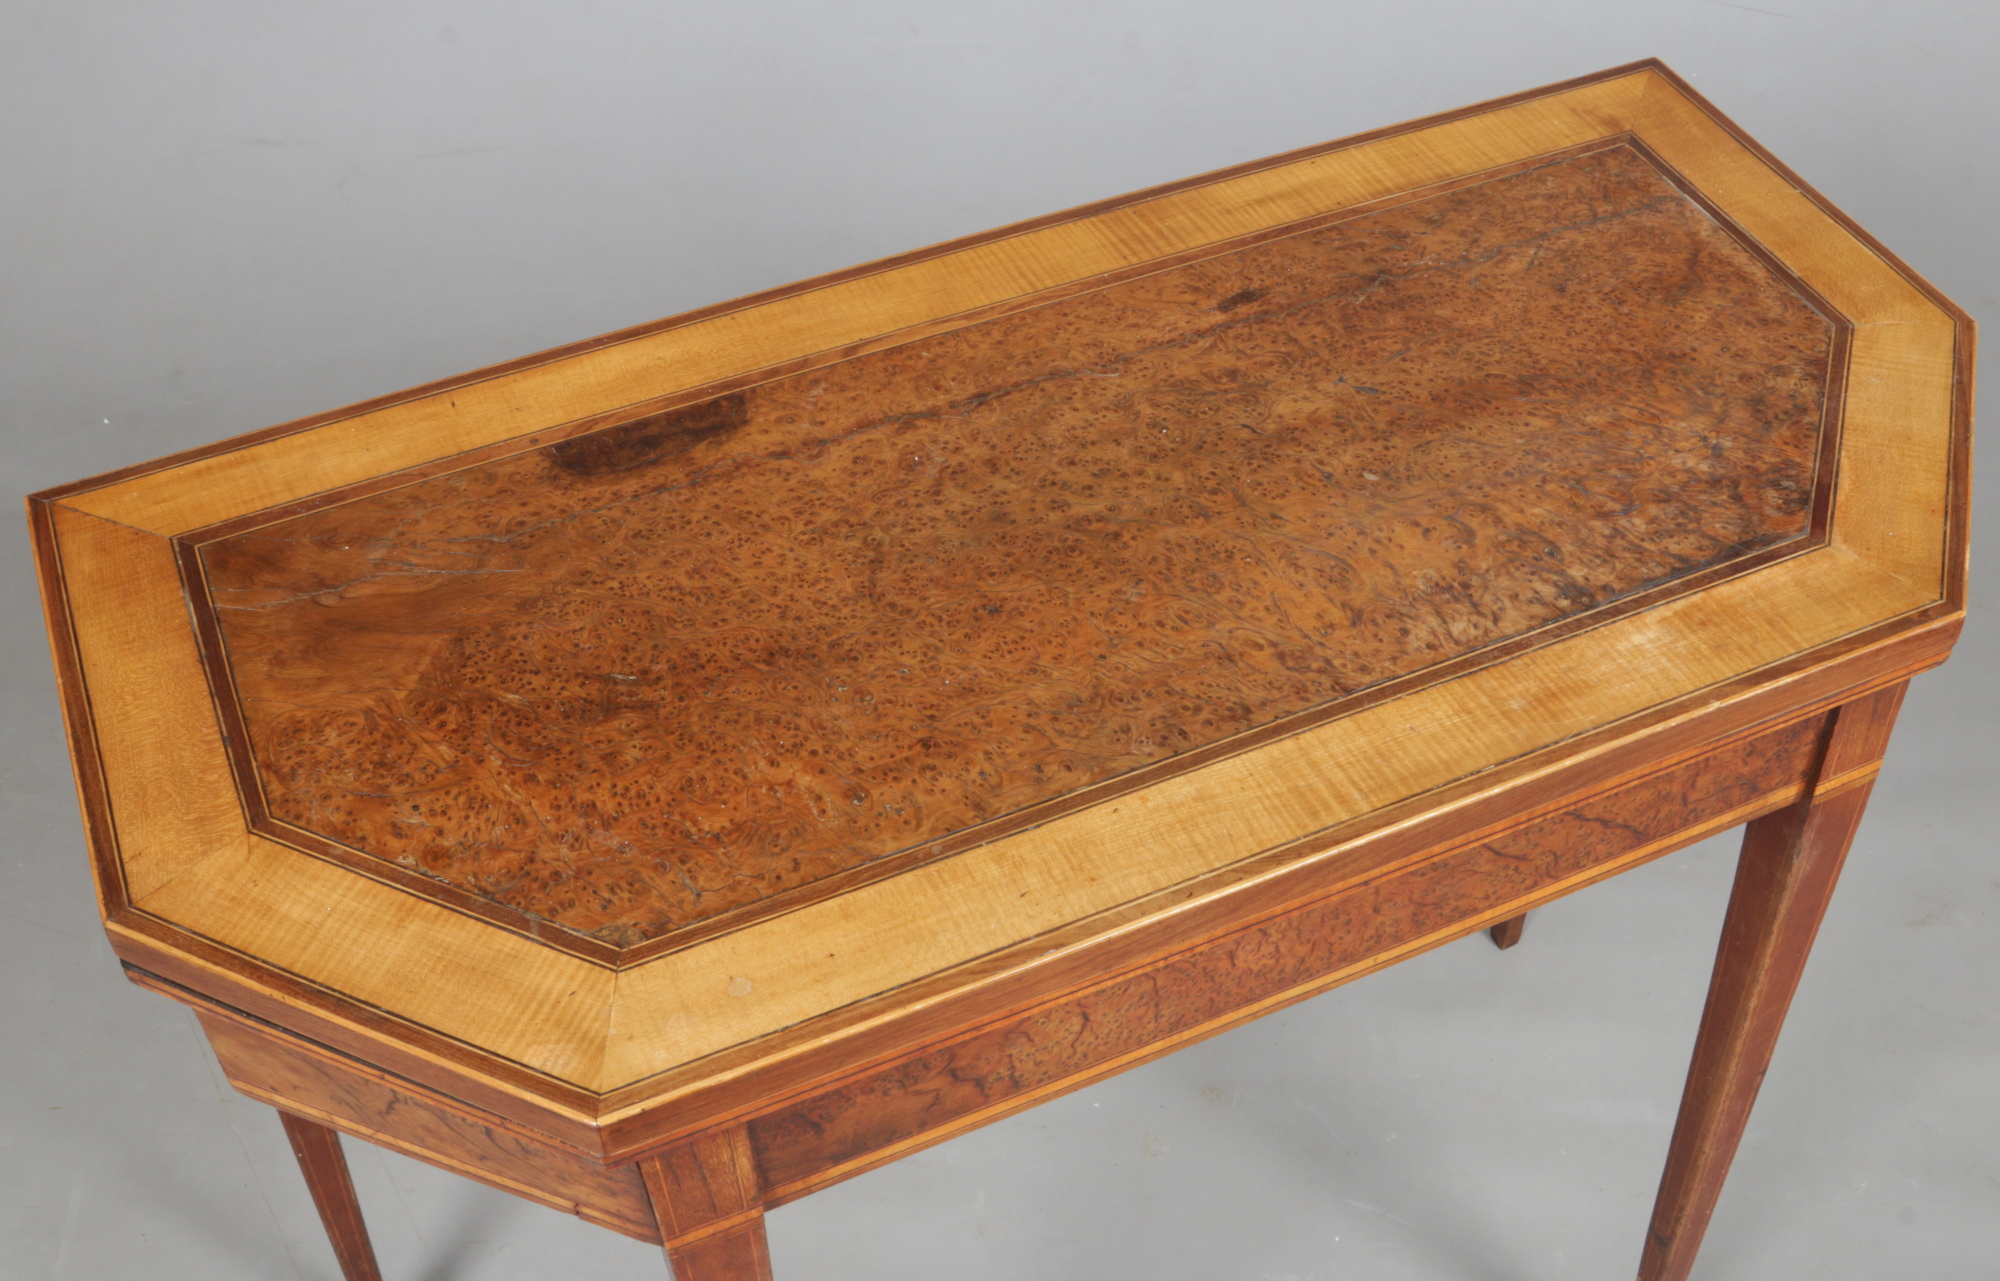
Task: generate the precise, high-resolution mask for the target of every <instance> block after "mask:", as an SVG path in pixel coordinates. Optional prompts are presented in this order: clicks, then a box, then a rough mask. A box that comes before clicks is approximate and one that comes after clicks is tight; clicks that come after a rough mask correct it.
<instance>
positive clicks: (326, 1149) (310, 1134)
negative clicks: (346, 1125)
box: [278, 1111, 382, 1281]
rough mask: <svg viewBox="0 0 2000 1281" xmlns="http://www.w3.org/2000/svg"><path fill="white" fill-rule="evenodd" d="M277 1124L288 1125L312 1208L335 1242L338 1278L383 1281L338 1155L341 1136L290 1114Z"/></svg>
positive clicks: (282, 1114)
mask: <svg viewBox="0 0 2000 1281" xmlns="http://www.w3.org/2000/svg"><path fill="white" fill-rule="evenodd" d="M278 1119H279V1120H281V1121H283V1122H284V1123H285V1137H287V1138H289V1139H290V1140H291V1141H292V1155H293V1156H295V1157H297V1158H298V1159H299V1169H300V1171H301V1172H303V1173H304V1174H305V1176H306V1187H307V1188H309V1189H310V1190H311V1191H312V1199H313V1204H314V1205H316V1206H318V1207H319V1220H320V1222H321V1223H323V1224H325V1225H326V1236H327V1239H328V1240H329V1241H331V1242H333V1253H334V1257H335V1258H337V1259H339V1260H340V1275H342V1276H343V1277H345V1278H347V1281H382V1272H381V1270H380V1269H379V1268H377V1267H376V1266H375V1247H374V1246H372V1245H370V1244H369V1243H368V1225H367V1224H366V1223H364V1222H362V1219H361V1202H360V1201H358V1200H356V1199H355V1196H354V1180H353V1179H352V1178H350V1177H348V1173H347V1156H346V1154H345V1153H343V1152H342V1151H341V1150H340V1135H339V1134H338V1133H337V1132H335V1131H333V1130H329V1129H328V1128H326V1127H325V1126H323V1125H320V1124H318V1123H317V1122H313V1121H308V1120H306V1119H305V1118H304V1117H301V1116H294V1115H292V1114H291V1113H290V1112H285V1111H280V1112H279V1113H278Z"/></svg>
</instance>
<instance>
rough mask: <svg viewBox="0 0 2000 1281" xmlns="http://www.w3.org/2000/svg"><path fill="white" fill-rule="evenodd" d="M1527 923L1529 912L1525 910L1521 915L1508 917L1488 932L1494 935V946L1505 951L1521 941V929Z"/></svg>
mask: <svg viewBox="0 0 2000 1281" xmlns="http://www.w3.org/2000/svg"><path fill="white" fill-rule="evenodd" d="M1527 923H1528V914H1527V913H1526V912H1523V913H1521V914H1520V915H1519V916H1510V917H1508V918H1507V919H1506V920H1504V921H1502V922H1500V923H1499V924H1498V925H1496V926H1494V927H1493V928H1492V929H1490V930H1488V931H1486V932H1487V933H1488V934H1491V935H1492V936H1493V946H1495V947H1497V948H1499V949H1500V950H1501V951H1503V952H1504V951H1506V950H1507V949H1508V948H1510V947H1512V946H1514V945H1515V944H1516V943H1519V942H1520V941H1521V929H1522V927H1523V926H1525V925H1527Z"/></svg>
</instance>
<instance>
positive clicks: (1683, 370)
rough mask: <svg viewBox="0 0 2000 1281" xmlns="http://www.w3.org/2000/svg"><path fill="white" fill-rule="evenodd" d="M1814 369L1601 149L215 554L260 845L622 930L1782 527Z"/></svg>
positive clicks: (1683, 570) (1812, 359) (1818, 332)
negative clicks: (260, 814)
mask: <svg viewBox="0 0 2000 1281" xmlns="http://www.w3.org/2000/svg"><path fill="white" fill-rule="evenodd" d="M1834 336H1835V330H1834V326H1833V325H1832V323H1831V322H1830V321H1829V320H1828V319H1827V318H1826V317H1825V316H1823V315H1821V314H1820V313H1819V312H1818V311H1816V310H1815V309H1814V307H1813V306H1812V304H1811V303H1810V302H1809V301H1808V300H1807V299H1806V298H1805V297H1804V296H1803V295H1801V294H1800V293H1799V292H1798V291H1797V290H1796V289H1794V288H1793V287H1792V286H1791V285H1790V284H1788V283H1787V282H1786V281H1785V280H1784V279H1783V278H1781V277H1779V276H1777V275H1775V274H1773V272H1772V271H1771V270H1770V269H1769V268H1768V267H1767V266H1766V265H1765V264H1764V263H1763V262H1762V261H1761V260H1760V259H1759V258H1758V257H1757V255H1756V254H1755V253H1753V252H1752V251H1751V250H1750V249H1748V248H1746V247H1745V246H1744V245H1742V244H1740V243H1738V241H1737V240H1736V239H1735V238H1734V237H1733V236H1732V235H1731V234H1730V233H1729V232H1728V231H1727V230H1726V229H1725V228H1724V227H1722V226H1721V225H1720V224H1718V223H1717V222H1716V221H1715V220H1714V219H1713V218H1712V217H1711V216H1710V215H1709V214H1708V213H1707V212H1705V211H1704V210H1703V209H1702V208H1701V207H1700V206H1699V205H1697V204H1696V203H1695V202H1694V201H1693V200H1691V199H1690V198H1689V197H1688V196H1686V195H1685V194H1683V193H1682V192H1681V191H1680V189H1679V188H1677V187H1676V186H1674V185H1673V183H1672V182H1670V181H1668V179H1667V178H1666V177H1664V176H1663V175H1662V174H1661V173H1660V172H1659V171H1658V170H1657V169H1656V168H1655V167H1654V166H1653V164H1652V163H1651V162H1650V161H1649V160H1648V159H1647V158H1646V157H1645V156H1644V155H1643V154H1642V153H1641V152H1640V151H1638V150H1636V149H1635V148H1634V147H1632V146H1631V145H1629V144H1626V143H1614V144H1612V145H1608V146H1604V147H1601V148H1599V149H1597V150H1593V151H1586V152H1585V153H1584V154H1581V155H1571V156H1566V157H1562V158H1558V159H1551V160H1549V161H1548V162H1546V163H1543V164H1540V165H1537V166H1533V167H1530V168H1528V169H1526V170H1524V171H1521V172H1517V173H1512V174H1509V175H1507V176H1503V177H1498V178H1492V179H1489V180H1486V181H1481V182H1474V183H1472V184H1470V185H1467V186H1463V187H1461V188H1459V189H1456V190H1452V191H1446V192H1444V193H1441V194H1438V195H1434V196H1430V197H1427V198H1424V199H1420V200H1415V201H1411V202H1409V203H1406V204H1403V205H1400V206H1395V207H1392V208H1388V209H1383V210H1378V211H1375V212H1372V213H1367V214H1363V215H1361V216H1359V217H1356V218H1353V219H1350V220H1347V221H1344V222H1338V223H1335V224H1334V225H1332V226H1320V227H1316V228H1314V229H1311V230H1305V231H1300V232H1297V233H1296V234H1291V235H1287V236H1283V237H1280V238H1278V239H1275V240H1270V241H1267V242H1264V243H1258V244H1253V245H1250V246H1247V247H1243V248H1239V249H1236V250H1233V251H1231V252H1229V253H1226V254H1223V255H1220V256H1217V257H1214V258H1210V259H1206V260H1201V261H1197V262H1193V263H1188V264H1184V265H1181V266H1177V267H1172V268H1170V269H1168V270H1165V271H1162V272H1159V273H1157V274H1154V275H1151V276H1145V277H1141V278H1139V279H1136V280H1128V281H1125V282H1123V283H1118V284H1113V285H1110V286H1107V287H1105V288H1101V289H1098V290H1094V291H1091V292H1087V293H1084V294H1081V295H1077V296H1071V297H1065V298H1060V299H1057V300H1055V301H1051V302H1047V303H1045V304H1044V305H1041V306H1037V307H1032V308H1029V309H1026V310H1023V311H1021V312H1018V313H1016V314H1012V315H1008V316H1002V317H999V318H995V319H990V320H986V321H983V322H981V323H977V324H973V325H970V326H967V327H965V328H962V329H959V330H956V331H953V332H949V333H945V334H941V335H935V336H931V337H927V338H923V339H920V340H918V341H914V342H911V343H909V344H906V345H904V346H901V347H895V348H891V349H889V350H886V351H880V352H875V353H872V354H868V355H864V356H860V357H857V358H855V359H852V360H849V361H846V362H843V363H839V364H835V365H831V366H828V367H825V368H820V369H816V370H813V371H811V372H809V373H804V374H799V375H795V376H793V377H790V378H784V379H779V380H776V381H774V382H770V383H766V384H763V385H761V386H758V387H754V388H751V389H749V390H747V391H743V392H736V393H731V394H729V395H726V396H723V397H720V398H717V399H712V400H709V401H706V402H703V403H700V404H696V405H694V406H691V407H688V408H683V409H678V410H672V411H667V412H663V413H658V414H654V415H651V416H647V417H643V418H640V419H637V420H635V421H633V422H629V423H625V424H622V425H619V426H616V427H612V428H608V429H604V430H601V431H599V432H596V433H594V434H590V435H585V436H580V437H576V438H574V439H571V440H568V441H564V442H562V443H559V444H557V445H554V446H551V447H549V448H547V449H543V450H537V451H534V452H532V453H529V454H526V455H522V456H519V457H515V458H511V459H505V460H501V461H497V462H492V463H487V464H484V465H481V466H476V467H472V468H469V469H466V470H462V471H459V472H455V473H451V474H448V475H445V476H439V477H432V478H429V479H423V480H418V481H415V482H413V483H410V484H407V485H405V486H402V487H400V488H396V489H392V490H390V491H388V492H386V493H380V494H376V495H372V496H369V497H364V498H361V499H358V500H355V501H352V502H348V503H345V504H342V505H338V506H334V507H330V508H326V509H323V510H319V511H314V512H309V513H307V514H305V515H302V516H297V517H293V518H291V519H289V520H285V521H282V522H279V523H276V524H271V525H267V526H264V527H261V528H258V529H254V530H251V531H248V532H243V533H237V534H234V535H232V536H229V537H226V538H223V539H221V540H219V541H216V542H213V543H210V544H209V545H207V546H206V547H205V548H204V549H203V551H202V568H203V571H204V573H205V575H206V579H207V583H208V586H209V591H210V594H211V599H212V600H213V602H214V605H215V607H216V611H215V612H216V618H217V620H218V622H219V626H220V631H221V635H222V638H223V640H224V642H225V644H226V647H227V652H228V656H229V660H228V661H229V674H230V676H231V677H232V678H233V683H234V689H235V691H236V692H237V693H238V694H239V695H240V698H241V704H240V708H241V714H242V716H243V718H244V720H245V722H246V723H247V729H248V738H249V742H250V744H251V746H252V748H253V751H254V756H255V775H256V776H255V779H254V780H252V788H253V790H255V789H257V788H261V791H262V796H263V798H264V800H265V802H266V803H267V804H268V806H269V813H270V815H271V816H272V817H273V818H275V819H277V820H280V821H281V822H282V823H283V824H285V825H288V826H290V827H293V828H297V829H302V830H304V831H306V832H310V833H314V834H317V835H319V836H321V837H325V838H328V839H329V840H331V841H333V842H336V843H338V844H340V845H342V846H345V847H351V848H353V849H355V850H359V851H362V852H365V853H368V854H372V855H375V856H377V857H379V858H381V859H383V860H386V861H390V862H393V863H396V864H399V865H401V866H402V867H405V868H408V869H412V870H415V871H417V872H420V873H422V874H423V875H426V876H429V877H432V878H435V879H436V881H438V882H442V883H443V884H445V885H448V886H451V887H454V888H455V889H457V890H459V891H463V892H467V893H470V894H473V895H476V896H480V897H482V898H484V899H486V900H490V901H492V902H494V903H497V904H501V905H504V906H505V907H508V908H511V909H514V910H515V911H517V912H518V913H520V914H521V915H522V916H524V917H526V918H530V919H532V920H533V921H535V922H537V923H547V924H553V925H556V926H560V927H562V928H563V929H566V930H569V931H573V932H575V933H577V934H581V935H585V936H588V937H589V938H592V939H595V940H597V941H598V942H601V943H606V944H610V945H613V946H627V945H632V944H638V943H643V942H645V941H647V940H650V939H654V938H657V937H659V936H661V935H663V934H666V933H669V932H671V931H673V930H674V929H676V928H678V927H681V926H685V925H688V924H691V923H696V922H702V921H707V920H710V919H712V918H715V917H718V916H721V915H725V914H727V913H730V912H732V911H735V910H738V909H741V908H744V907H746V906H750V905H755V904H760V903H763V902H765V901H767V900H769V899H771V898H773V897H774V896H777V895H781V894H783V893H785V892H786V891H789V890H796V889H798V888H800V887H804V886H808V885H810V884H812V883H814V882H815V881H818V880H821V879H823V878H825V877H827V876H829V875H832V874H834V873H840V872H844V871H848V870H851V869H854V868H857V867H860V866H862V865H865V864H868V863H870V862H872V861H875V860H879V859H881V858H883V857H884V856H885V855H889V854H892V853H896V852H898V851H904V850H909V849H912V848H914V847H920V846H923V845H924V844H925V843H927V842H931V843H935V842H939V841H941V840H942V839H943V838H948V837H951V836H953V835H954V834H956V833H961V832H964V831H966V830H968V829H972V828H976V827H977V826H978V825H980V824H982V823H984V822H987V821H989V820H992V819H995V818H997V817H1000V816H1003V815H1007V814H1011V813H1014V812H1016V811H1019V810H1021V809H1022V808H1024V807H1027V806H1031V805H1034V804H1037V803H1040V802H1046V801H1050V800H1052V799H1054V798H1058V797H1061V796H1063V795H1065V794H1068V793H1072V792H1074V791H1076V790H1077V789H1079V788H1083V787H1088V786H1090V785H1093V784H1098V783H1101V782H1103V781H1105V780H1107V779H1111V778H1116V777H1118V776H1120V775H1123V774H1126V773H1128V772H1130V771H1132V770H1134V769H1137V768H1139V767H1142V766H1145V765H1148V764H1151V763H1154V762H1157V761H1160V760H1163V759H1165V758H1168V757H1171V756H1175V755H1178V754H1182V753H1185V752H1187V751H1189V750H1190V749H1196V748H1204V747H1208V746H1211V745H1213V744H1215V743H1217V742H1220V741H1222V740H1225V739H1228V738H1230V737H1231V736H1235V735H1240V734H1242V733H1244V732H1245V731H1251V730H1256V729H1259V728H1260V727H1266V726H1271V725H1273V724H1274V723H1277V722H1281V721H1283V720H1284V719H1285V718H1286V717H1289V716H1294V715H1296V714H1298V713H1301V712H1304V711H1306V710H1308V709H1311V708H1314V707H1317V706H1320V705H1323V704H1325V703H1327V702H1328V701H1330V700H1333V699H1337V698H1339V697H1341V696H1343V695H1346V694H1350V693H1353V692H1354V691H1357V690H1361V689H1365V688H1367V687H1369V686H1372V685H1375V684H1378V683H1380V682H1382V681H1384V680H1387V679H1391V678H1395V677H1399V676H1406V675H1408V674H1410V673H1411V672H1413V671H1417V670H1421V669H1422V668H1425V667H1428V666H1432V665H1435V664H1436V663H1438V662H1440V661H1443V660H1446V659H1450V658H1453V657H1457V656H1460V655H1463V654H1466V653H1468V652H1471V651H1473V650H1476V649H1479V648H1480V647H1482V646H1487V645H1491V644H1493V643H1495V642H1498V641H1503V640H1507V639H1509V638H1512V637H1516V636H1519V635H1521V634H1523V633H1525V632H1527V631H1530V630H1532V629H1534V628H1536V627H1539V626H1543V625H1545V624H1548V623H1552V622H1555V621H1558V620H1561V619H1565V618H1569V617H1573V616H1575V615H1578V614H1580V613H1583V612H1586V611H1589V610H1591V609H1594V608H1597V607H1600V606H1602V605H1604V604H1606V603H1608V602H1611V601H1616V600H1618V599H1620V598H1622V597H1625V596H1629V595H1630V594H1632V593H1634V592H1636V591H1639V590H1642V589H1646V588H1651V587H1657V586H1659V585H1661V584H1663V583H1667V582H1671V581H1674V580H1676V579H1680V578H1683V577H1686V576H1688V575H1690V574H1692V573H1695V572H1696V571H1699V570H1702V569H1706V568H1711V567H1714V566H1718V565H1723V564H1727V563H1730V562H1732V561H1735V560H1739V559H1742V558H1743V557H1745V556H1747V555H1749V554H1751V553H1754V552H1756V551H1758V550H1760V549H1764V548H1768V547H1771V546H1773V545H1775V544H1779V543H1783V542H1785V541H1787V540H1795V539H1798V538H1800V537H1802V536H1803V535H1805V534H1806V533H1807V532H1808V529H1809V524H1810V511H1809V508H1810V506H1811V500H1812V495H1813V489H1814V465H1815V459H1816V455H1817V447H1818V444H1819V440H1820V424H1821V420H1822V417H1823V411H1824V409H1825V406H1826V388H1827V383H1828V377H1829V357H1830V354H1831V351H1832V344H1833V340H1834ZM937 848H939V849H941V848H942V847H941V846H939V847H937Z"/></svg>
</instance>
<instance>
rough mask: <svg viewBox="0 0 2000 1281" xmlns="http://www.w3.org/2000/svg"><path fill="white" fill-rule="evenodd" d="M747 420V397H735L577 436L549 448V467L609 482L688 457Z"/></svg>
mask: <svg viewBox="0 0 2000 1281" xmlns="http://www.w3.org/2000/svg"><path fill="white" fill-rule="evenodd" d="M749 420H750V414H749V409H748V406H747V402H746V401H745V400H744V399H743V394H742V393H741V392H734V393H731V394H730V395H727V396H717V397H716V398H715V399H714V400H705V401H702V402H701V403H700V404H698V405H688V406H686V407H684V408H681V409H669V410H666V411H664V412H662V413H657V414H648V415H647V416H646V417H644V418H635V419H633V420H632V421H631V422H629V423H621V424H619V425H618V426H616V427H607V428H604V429H603V430H602V431H594V432H591V433H589V434H588V435H583V436H577V437H575V438H574V439H571V440H565V441H563V442H561V443H560V444H555V445H550V446H549V447H548V450H547V453H548V456H549V461H550V462H552V463H554V464H555V465H556V466H558V467H560V468H562V469H563V470H564V471H566V472H569V473H570V474H572V475H576V476H605V475H609V474H611V473H612V472H621V471H631V470H632V469H633V468H635V467H644V466H647V465H648V464H651V463H656V462H659V461H660V460H661V459H663V458H673V457H676V456H678V455H680V454H684V453H686V452H687V451H688V450H690V449H693V448H694V447H695V446H696V445H699V444H701V443H703V442H704V441H711V440H717V439H720V438H721V437H723V436H726V435H728V434H729V433H730V432H732V431H735V430H736V429H737V428H739V427H741V426H743V424H744V423H746V422H748V421H749Z"/></svg>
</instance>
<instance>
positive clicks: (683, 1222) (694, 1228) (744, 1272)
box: [639, 1125, 771, 1281]
mask: <svg viewBox="0 0 2000 1281" xmlns="http://www.w3.org/2000/svg"><path fill="white" fill-rule="evenodd" d="M639 1170H640V1172H641V1173H642V1174H643V1175H644V1176H645V1179H646V1190H647V1191H648V1192H650V1193H651V1194H652V1197H653V1208H654V1211H655V1213H657V1214H658V1216H659V1221H660V1233H661V1235H662V1237H664V1238H665V1246H666V1252H667V1261H668V1263H669V1264H670V1265H671V1266H672V1268H673V1273H674V1277H675V1279H676V1281H769V1278H770V1276H771V1253H770V1248H769V1246H768V1245H767V1244H766V1243H765V1239H764V1200H763V1188H762V1179H761V1178H760V1177H759V1174H758V1169H757V1157H756V1154H755V1152H753V1151H752V1149H751V1144H750V1135H749V1133H748V1132H747V1131H746V1130H745V1129H744V1128H743V1127H742V1126H741V1125H732V1126H728V1127H725V1128H723V1129H721V1130H712V1131H710V1132H708V1133H706V1134H700V1135H697V1136H695V1137H694V1138H692V1139H688V1140H686V1141H685V1142H682V1143H678V1144H675V1145H674V1146H673V1147H670V1148H667V1149H666V1150H664V1151H662V1152H657V1153H654V1154H653V1155H651V1156H648V1157H645V1158H643V1159H641V1160H640V1162H639Z"/></svg>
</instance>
